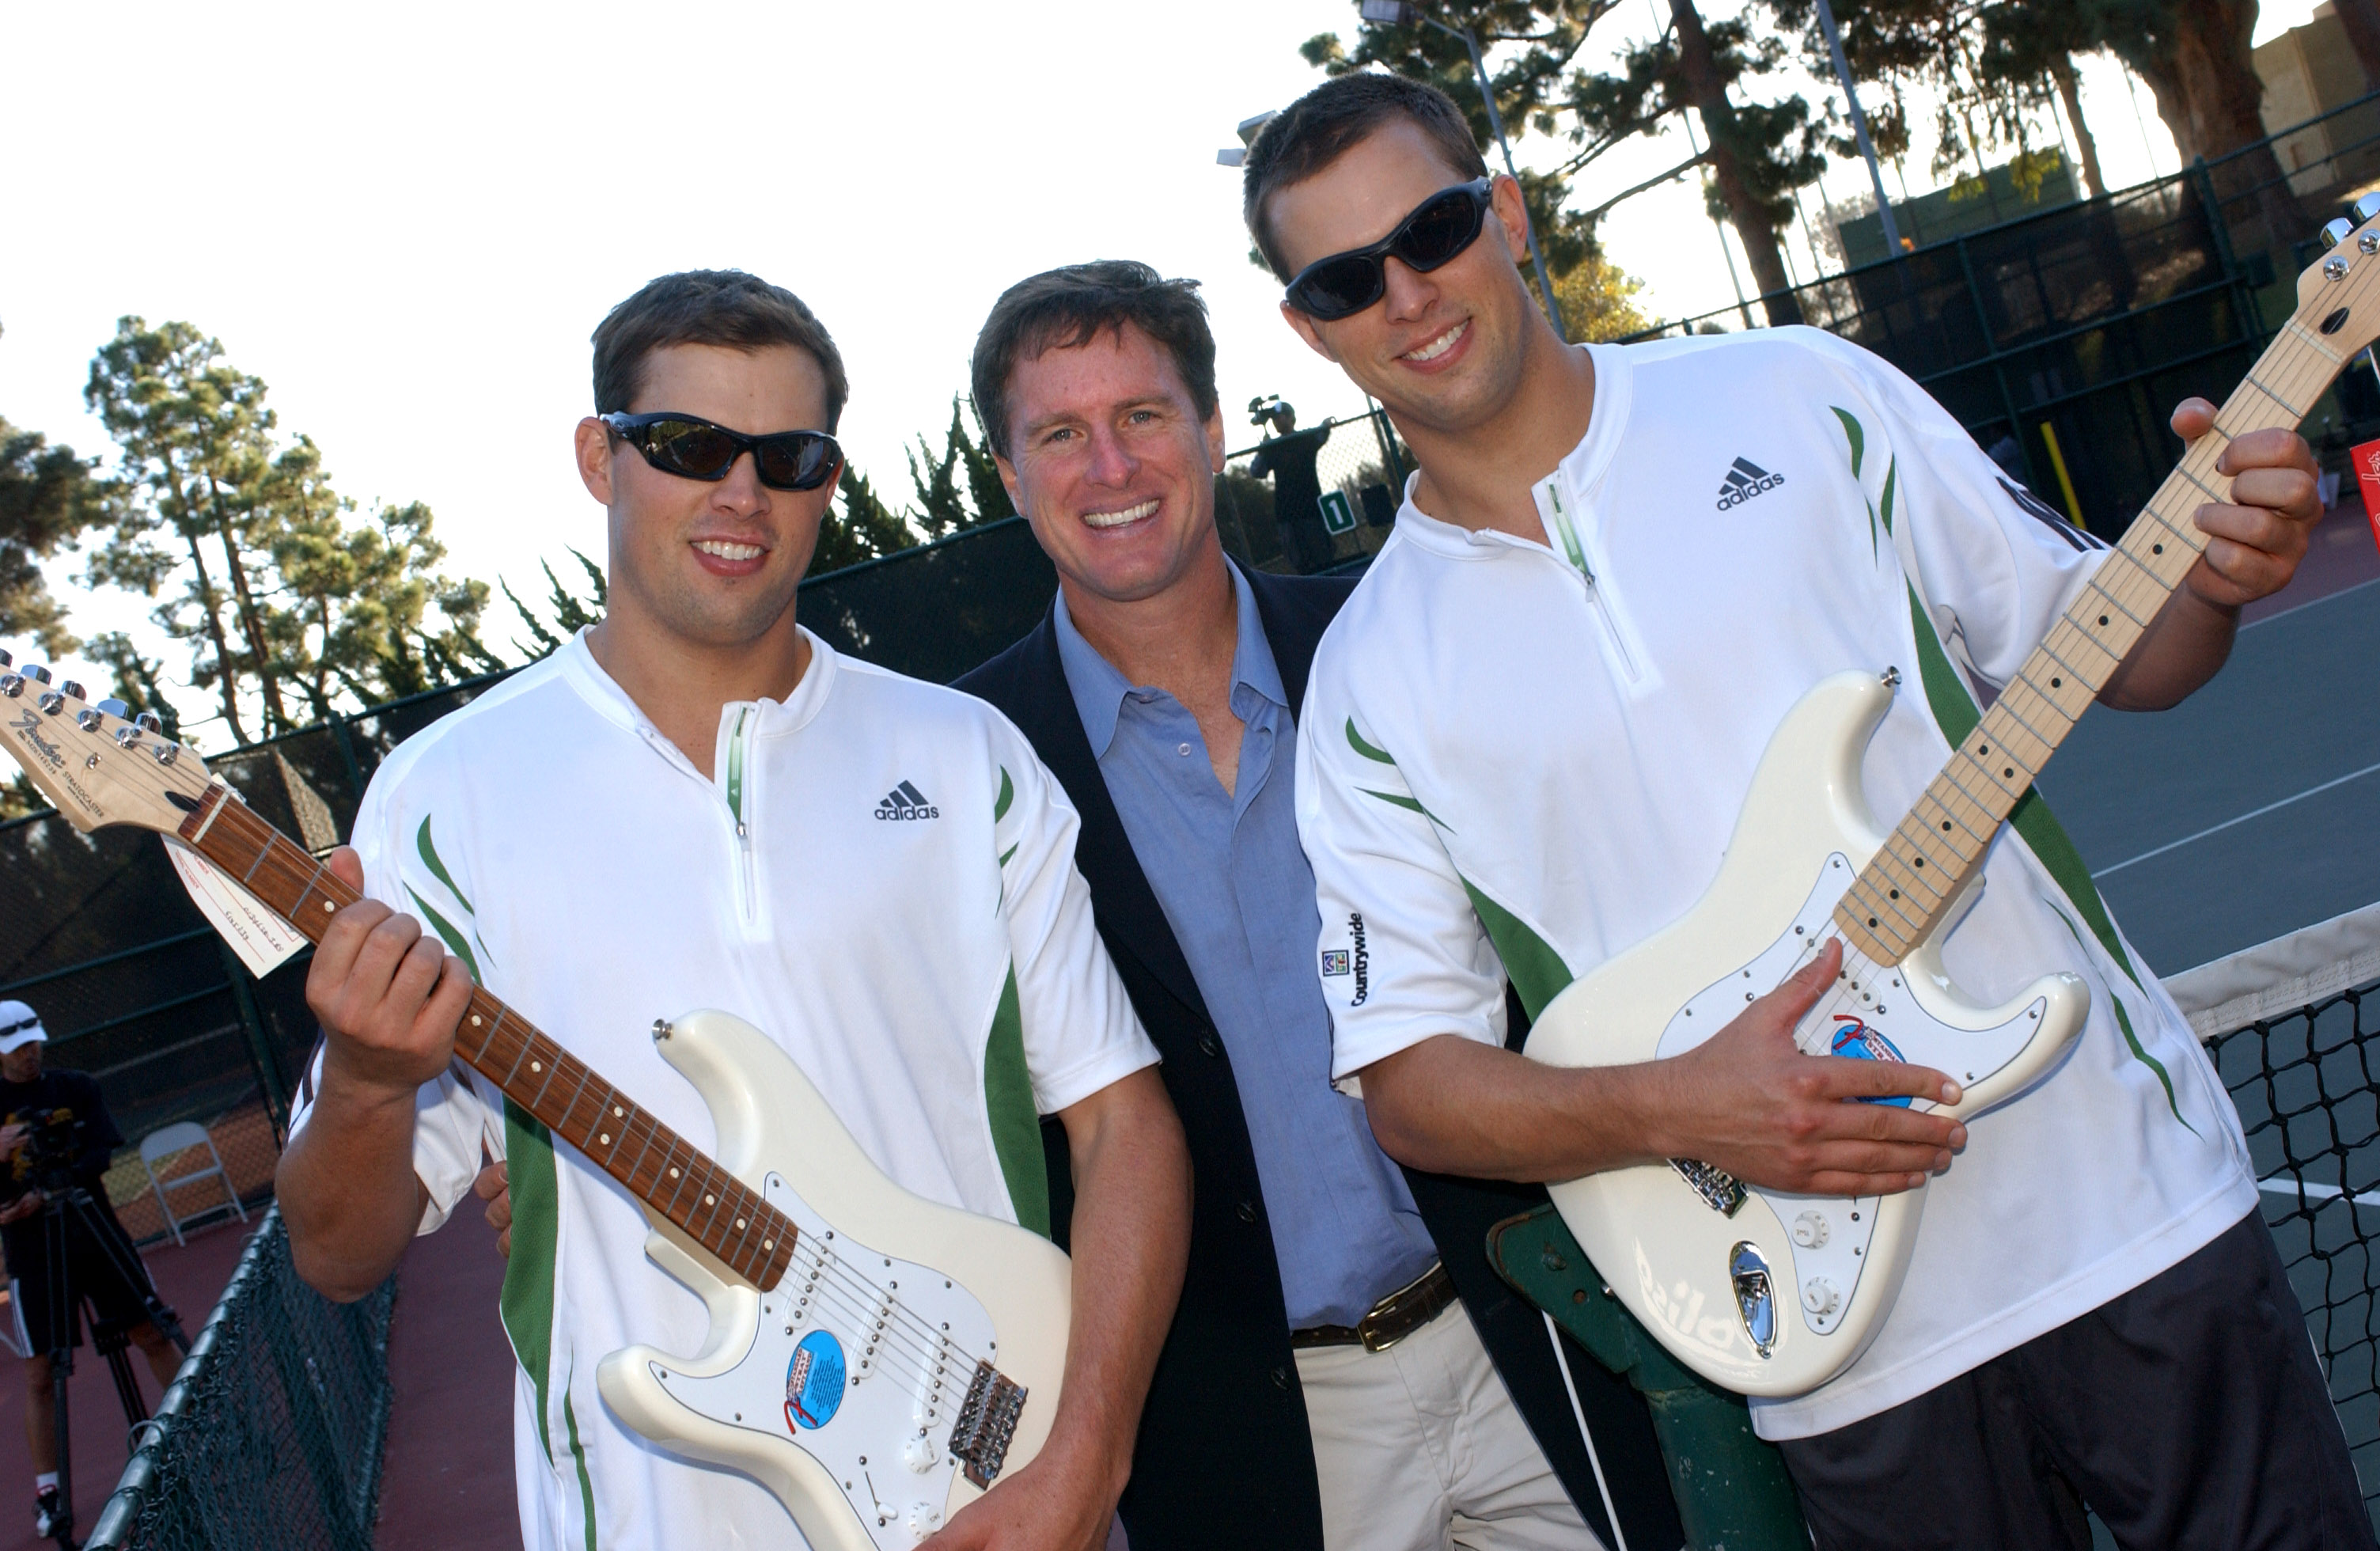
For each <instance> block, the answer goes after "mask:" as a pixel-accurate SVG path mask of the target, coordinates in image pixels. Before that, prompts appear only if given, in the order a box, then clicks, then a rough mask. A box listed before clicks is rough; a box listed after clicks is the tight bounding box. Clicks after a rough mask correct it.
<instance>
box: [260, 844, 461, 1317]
mask: <svg viewBox="0 0 2380 1551" xmlns="http://www.w3.org/2000/svg"><path fill="white" fill-rule="evenodd" d="M330 868H331V871H332V872H333V873H334V874H335V875H336V876H337V877H338V878H341V879H342V880H344V881H345V882H346V883H347V884H348V885H349V886H351V887H353V888H356V889H361V888H362V887H363V866H362V864H361V863H360V862H359V861H358V859H357V856H356V854H355V853H354V852H353V851H350V850H348V849H346V847H344V846H342V847H341V848H340V849H339V850H337V851H335V852H334V853H333V854H332V855H331V861H330ZM470 996H471V980H470V976H469V975H467V974H466V973H465V972H464V969H463V965H462V963H461V962H460V961H459V960H456V959H454V958H451V957H449V956H448V955H447V953H446V952H445V951H444V950H443V948H441V947H440V946H439V944H438V942H437V940H436V939H433V938H431V937H430V936H428V935H427V934H426V933H424V932H423V931H422V929H421V925H420V923H419V922H418V921H416V920H414V919H413V917H411V916H410V915H399V914H398V913H397V912H395V911H394V910H391V909H390V908H389V907H388V906H386V905H384V904H382V903H379V902H378V901H376V900H362V901H359V902H358V903H355V904H351V905H349V906H347V907H346V909H345V910H342V911H340V912H339V913H338V915H336V916H334V918H333V919H332V922H331V927H330V929H329V930H328V931H326V932H324V933H323V934H322V943H321V945H320V946H319V947H317V948H316V949H315V951H314V962H313V966H312V968H311V969H310V970H309V971H308V972H307V975H306V1003H307V1005H308V1006H309V1007H310V1008H312V1009H313V1011H314V1015H315V1016H316V1017H318V1018H320V1019H321V1020H322V1038H323V1044H324V1048H323V1053H322V1084H321V1086H320V1088H319V1089H318V1091H317V1093H316V1096H315V1099H314V1105H313V1109H312V1111H311V1113H310V1116H309V1118H308V1122H307V1124H306V1125H305V1126H304V1127H303V1128H302V1129H300V1130H299V1131H298V1132H297V1133H296V1134H295V1135H293V1136H292V1137H291V1138H290V1142H289V1147H288V1150H287V1151H286V1152H285V1153H283V1154H282V1155H281V1167H280V1169H279V1170H278V1172H277V1174H276V1176H275V1181H276V1184H275V1188H276V1190H277V1192H278V1194H279V1196H280V1201H281V1213H282V1219H283V1220H284V1221H285V1223H286V1224H287V1225H288V1228H289V1248H290V1254H291V1256H292V1258H293V1259H294V1260H295V1261H296V1263H297V1274H298V1275H299V1276H301V1277H303V1278H305V1279H306V1280H307V1281H308V1282H309V1283H310V1284H311V1285H312V1286H313V1287H314V1288H315V1289H317V1290H320V1291H321V1292H322V1294H323V1295H324V1296H326V1297H330V1298H334V1299H342V1300H348V1299H355V1298H360V1297H362V1296H363V1295H364V1294H365V1293H367V1292H369V1291H370V1290H372V1289H373V1288H375V1287H378V1286H379V1285H380V1283H381V1281H382V1279H383V1278H385V1277H386V1276H387V1275H388V1273H389V1272H390V1271H391V1270H392V1269H394V1268H395V1265H396V1260H397V1257H398V1256H399V1255H401V1254H404V1252H405V1246H406V1244H407V1242H410V1241H411V1240H412V1238H413V1234H414V1230H416V1229H417V1228H419V1225H420V1222H421V1212H422V1205H423V1200H424V1192H423V1190H422V1188H421V1183H420V1181H419V1180H418V1179H416V1178H415V1176H414V1172H413V1106H414V1096H415V1094H416V1092H417V1091H418V1090H419V1088H420V1086H421V1084H424V1083H426V1082H429V1081H431V1079H432V1078H434V1077H436V1076H437V1075H438V1074H439V1073H440V1072H443V1071H445V1070H446V1064H447V1062H448V1061H450V1060H453V1059H454V1053H455V1027H456V1025H457V1024H460V1023H461V1022H462V1021H463V1010H464V1007H465V1005H466V1004H467V1003H468V1001H469V1000H470Z"/></svg>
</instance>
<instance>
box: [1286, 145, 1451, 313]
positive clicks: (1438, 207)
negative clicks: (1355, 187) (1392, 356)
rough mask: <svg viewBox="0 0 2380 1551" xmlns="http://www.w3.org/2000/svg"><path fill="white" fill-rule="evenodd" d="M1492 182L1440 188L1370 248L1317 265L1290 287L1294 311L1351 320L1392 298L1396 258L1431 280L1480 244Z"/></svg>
mask: <svg viewBox="0 0 2380 1551" xmlns="http://www.w3.org/2000/svg"><path fill="white" fill-rule="evenodd" d="M1494 183H1495V180H1494V179H1493V178H1492V177H1481V178H1475V179H1473V180H1472V181H1471V182H1469V183H1459V184H1456V185H1455V186H1454V187H1453V188H1441V189H1439V191H1438V192H1437V193H1435V194H1432V195H1431V196H1430V197H1429V198H1428V199H1427V200H1423V201H1422V202H1421V203H1420V204H1418V205H1416V206H1415V207H1414V211H1413V213H1412V214H1410V215H1408V216H1406V217H1405V218H1404V219H1403V221H1400V222H1398V223H1397V229H1396V230H1395V231H1392V232H1390V234H1389V235H1388V236H1384V237H1382V238H1381V239H1380V240H1379V241H1378V242H1376V243H1374V244H1372V245H1371V246H1370V247H1369V248H1349V249H1348V250H1347V251H1346V252H1344V253H1333V254H1331V255H1330V257H1329V258H1327V259H1317V260H1315V261H1314V262H1312V263H1310V264H1308V265H1306V266H1305V268H1304V269H1302V270H1300V271H1298V272H1297V278H1296V279H1294V280H1292V281H1291V282H1290V283H1289V293H1288V295H1289V305H1290V306H1292V307H1293V308H1295V309H1298V310H1299V311H1300V312H1303V313H1305V315H1306V316H1307V317H1309V318H1312V319H1314V320H1315V321H1318V322H1323V323H1334V322H1337V321H1339V320H1340V319H1342V318H1352V317H1354V315H1355V314H1356V313H1358V312H1361V311H1363V310H1364V309H1366V308H1367V307H1369V306H1371V305H1372V304H1373V303H1374V302H1376V301H1378V300H1379V299H1380V297H1383V296H1385V295H1386V294H1387V293H1388V289H1389V273H1388V268H1387V266H1386V265H1385V264H1384V263H1383V262H1382V261H1383V260H1386V259H1389V258H1394V259H1396V260H1397V261H1399V262H1401V263H1403V265H1404V266H1405V267H1406V268H1408V269H1415V270H1419V271H1421V272H1422V273H1425V274H1427V273H1429V272H1430V271H1431V270H1434V269H1436V268H1438V267H1439V265H1440V264H1443V263H1446V262H1448V261H1451V260H1452V259H1453V258H1454V257H1455V256H1456V255H1458V254H1460V253H1461V252H1462V251H1463V249H1464V248H1469V247H1470V246H1471V245H1472V244H1473V243H1475V242H1476V241H1478V240H1479V228H1480V227H1481V226H1483V225H1485V224H1487V219H1488V190H1489V188H1492V187H1493V186H1494Z"/></svg>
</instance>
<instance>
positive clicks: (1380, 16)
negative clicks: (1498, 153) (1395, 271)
mask: <svg viewBox="0 0 2380 1551" xmlns="http://www.w3.org/2000/svg"><path fill="white" fill-rule="evenodd" d="M1357 9H1358V10H1360V11H1361V12H1362V14H1363V18H1364V19H1365V20H1366V21H1377V22H1382V23H1385V24H1386V25H1388V26H1390V27H1402V26H1403V25H1404V24H1405V23H1406V22H1409V21H1418V22H1420V23H1422V24H1423V25H1424V26H1427V27H1435V28H1437V29H1438V30H1439V31H1441V32H1443V33H1445V34H1446V35H1447V36H1448V37H1450V38H1460V39H1461V40H1462V41H1463V48H1464V49H1465V50H1466V51H1467V52H1468V53H1469V54H1470V55H1471V70H1472V73H1473V74H1474V75H1475V76H1477V77H1478V78H1479V99H1480V101H1482V102H1484V103H1487V104H1488V128H1490V129H1492V130H1494V131H1495V134H1496V144H1497V145H1498V146H1499V147H1500V149H1501V150H1502V151H1503V152H1504V171H1505V172H1506V173H1508V174H1510V175H1511V176H1512V186H1513V187H1514V188H1519V187H1520V184H1521V169H1520V168H1519V167H1517V166H1515V165H1513V164H1512V142H1511V141H1510V140H1507V139H1505V138H1504V115H1502V114H1500V113H1498V112H1497V111H1496V88H1495V87H1494V86H1493V85H1492V84H1491V83H1490V82H1489V81H1488V67H1487V65H1486V64H1485V63H1483V62H1482V61H1481V59H1480V57H1479V40H1478V39H1477V38H1475V37H1474V36H1473V35H1472V32H1471V29H1469V28H1468V27H1449V26H1448V25H1447V24H1446V23H1444V22H1442V21H1440V20H1439V19H1438V18H1436V17H1434V16H1431V15H1430V14H1429V13H1428V12H1427V11H1426V10H1424V9H1422V7H1421V6H1417V5H1415V4H1413V3H1412V0H1363V4H1362V5H1361V6H1358V7H1357ZM1521 230H1522V232H1523V233H1524V234H1525V235H1526V236H1527V237H1528V239H1529V262H1530V263H1531V264H1532V265H1534V266H1535V267H1536V272H1537V295H1538V297H1539V298H1540V299H1541V300H1543V301H1544V303H1545V306H1546V321H1548V322H1550V323H1551V324H1553V326H1554V333H1555V335H1556V337H1558V338H1560V339H1562V340H1564V341H1567V340H1568V339H1569V338H1570V335H1568V334H1567V333H1563V332H1562V322H1561V309H1560V307H1559V306H1557V305H1555V302H1554V287H1553V282H1552V281H1550V280H1548V279H1547V278H1546V256H1545V254H1544V253H1543V252H1541V251H1540V250H1539V249H1538V248H1537V225H1536V222H1534V221H1532V220H1530V219H1529V206H1528V201H1527V200H1522V201H1521Z"/></svg>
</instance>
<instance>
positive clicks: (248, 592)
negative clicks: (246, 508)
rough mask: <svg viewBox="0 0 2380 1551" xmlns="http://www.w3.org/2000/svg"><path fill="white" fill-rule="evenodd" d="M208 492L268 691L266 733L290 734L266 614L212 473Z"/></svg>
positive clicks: (252, 653) (245, 629)
mask: <svg viewBox="0 0 2380 1551" xmlns="http://www.w3.org/2000/svg"><path fill="white" fill-rule="evenodd" d="M207 494H208V496H209V498H210V499H211V500H212V503H213V506H214V519H215V536H216V537H217V538H219V539H222V540H223V547H224V563H225V565H227V566H229V567H230V568H231V590H232V596H233V597H234V598H235V599H237V600H238V604H239V624H240V633H241V634H242V635H245V636H247V637H248V649H249V659H250V662H251V664H252V665H253V666H254V668H255V670H256V678H257V683H258V685H259V686H260V687H261V689H262V690H263V693H264V731H265V734H266V735H267V736H268V737H269V736H271V735H272V734H273V733H286V732H288V731H289V730H290V729H291V728H292V727H293V726H295V725H296V724H295V723H294V722H292V721H290V720H289V713H288V711H287V710H285V709H284V708H283V706H282V704H281V679H280V676H279V675H278V674H276V673H273V653H272V647H271V645H270V643H268V642H267V641H266V640H265V638H264V616H263V615H262V614H261V613H260V612H258V611H257V607H256V591H255V589H254V588H250V587H249V585H248V567H247V566H246V565H244V564H242V563H240V554H239V543H238V541H237V539H235V538H234V537H233V536H232V531H231V515H230V514H229V513H227V512H225V510H224V501H223V491H222V490H221V489H220V488H219V487H218V486H217V485H216V484H215V477H214V476H213V475H212V474H209V475H208V476H207Z"/></svg>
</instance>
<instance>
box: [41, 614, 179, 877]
mask: <svg viewBox="0 0 2380 1551" xmlns="http://www.w3.org/2000/svg"><path fill="white" fill-rule="evenodd" d="M125 709H126V708H125V706H124V703H123V702H122V701H120V700H102V701H101V702H99V704H97V705H95V706H94V705H91V704H90V703H88V702H87V701H85V700H84V698H83V689H82V685H79V684H76V683H74V682H73V681H71V680H69V681H67V683H65V684H62V685H57V686H56V687H55V688H53V687H52V686H51V684H50V673H49V670H48V669H46V668H42V667H37V666H35V665H33V664H31V663H28V664H27V665H26V666H25V667H24V668H23V669H21V670H19V669H16V668H14V667H12V666H11V665H10V662H9V660H8V657H7V655H6V653H5V652H0V748H5V749H6V750H7V751H8V752H9V753H10V754H12V755H14V756H16V757H17V763H18V764H19V765H22V766H23V767H24V768H25V773H26V774H27V775H28V776H30V777H31V778H32V782H33V784H34V785H35V786H37V787H39V788H40V789H41V792H42V795H43V796H45V797H47V798H48V799H49V800H50V801H51V803H52V804H53V805H55V806H56V808H57V810H58V812H60V813H61V814H63V815H65V816H66V818H67V822H68V823H70V824H72V825H73V826H74V827H75V828H76V829H78V830H84V831H85V832H88V831H90V830H96V829H99V828H101V827H103V826H104V825H109V824H132V825H137V826H139V827H140V828H141V829H144V830H161V831H163V832H164V833H166V834H172V833H173V832H174V831H175V830H177V829H179V828H181V824H182V818H183V817H184V816H185V815H186V814H188V813H189V812H190V810H191V809H192V808H194V807H196V806H198V803H199V799H200V798H201V797H203V796H204V795H205V794H206V790H207V781H208V776H207V767H206V764H205V762H204V761H203V760H201V759H200V757H198V756H197V755H195V754H193V753H191V752H190V751H189V750H188V749H187V748H185V747H183V746H182V745H180V744H177V743H175V742H173V741H172V740H170V739H168V738H167V737H165V736H164V733H163V732H161V731H160V730H159V727H158V722H157V719H156V718H155V717H154V716H152V715H150V714H149V713H148V712H146V711H143V712H141V713H140V715H139V716H138V717H134V718H131V719H129V720H128V719H127V718H126V716H125V714H124V712H125Z"/></svg>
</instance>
